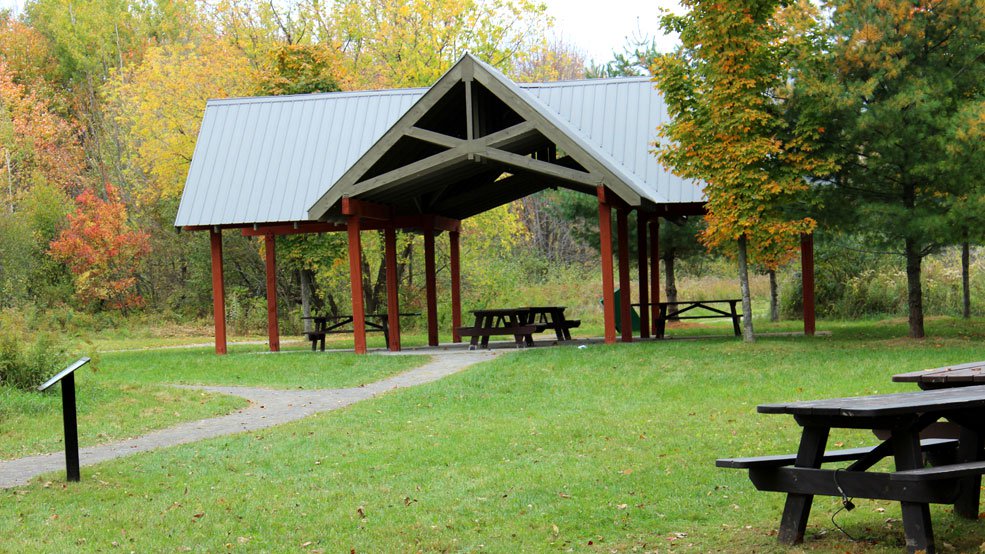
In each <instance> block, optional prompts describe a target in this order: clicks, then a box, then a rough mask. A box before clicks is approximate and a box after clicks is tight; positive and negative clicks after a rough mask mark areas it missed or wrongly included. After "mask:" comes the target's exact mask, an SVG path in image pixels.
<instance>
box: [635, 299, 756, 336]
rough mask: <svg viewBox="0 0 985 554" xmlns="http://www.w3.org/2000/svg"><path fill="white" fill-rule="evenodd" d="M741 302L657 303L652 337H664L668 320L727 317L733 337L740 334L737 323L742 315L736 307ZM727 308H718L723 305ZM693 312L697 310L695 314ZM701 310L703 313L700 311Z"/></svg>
mask: <svg viewBox="0 0 985 554" xmlns="http://www.w3.org/2000/svg"><path fill="white" fill-rule="evenodd" d="M740 302H742V299H741V298H728V299H724V300H682V301H680V302H658V303H657V304H658V305H659V306H660V315H659V316H658V317H657V320H656V321H655V322H654V323H655V324H656V329H654V335H655V336H656V337H657V338H658V339H660V338H663V337H664V331H665V329H666V328H667V320H669V319H713V318H723V317H727V318H729V319H731V320H732V330H733V331H735V336H737V337H738V336H739V335H741V334H742V330H741V329H740V328H739V323H740V322H741V321H742V314H740V313H738V311H737V310H736V305H737V304H739V303H740ZM726 304H727V305H728V306H727V307H720V306H724V305H726ZM694 310H699V311H697V312H695V311H694ZM701 310H703V311H701Z"/></svg>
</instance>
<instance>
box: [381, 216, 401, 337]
mask: <svg viewBox="0 0 985 554" xmlns="http://www.w3.org/2000/svg"><path fill="white" fill-rule="evenodd" d="M383 248H384V258H385V261H386V313H387V325H388V326H389V329H388V331H389V333H390V351H391V352H399V351H400V298H399V295H398V294H397V293H398V290H397V230H396V229H394V228H393V227H387V228H386V229H384V230H383Z"/></svg>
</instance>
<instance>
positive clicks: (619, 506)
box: [616, 504, 628, 510]
mask: <svg viewBox="0 0 985 554" xmlns="http://www.w3.org/2000/svg"><path fill="white" fill-rule="evenodd" d="M627 507H628V505H627V504H620V505H618V506H616V508H618V509H620V510H625V509H626V508H627Z"/></svg>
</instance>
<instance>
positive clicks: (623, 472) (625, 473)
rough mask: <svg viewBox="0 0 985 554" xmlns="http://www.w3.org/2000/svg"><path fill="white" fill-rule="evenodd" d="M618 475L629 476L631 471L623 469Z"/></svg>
mask: <svg viewBox="0 0 985 554" xmlns="http://www.w3.org/2000/svg"><path fill="white" fill-rule="evenodd" d="M620 473H622V474H623V475H629V474H631V473H633V470H632V469H624V470H622V471H621V472H620Z"/></svg>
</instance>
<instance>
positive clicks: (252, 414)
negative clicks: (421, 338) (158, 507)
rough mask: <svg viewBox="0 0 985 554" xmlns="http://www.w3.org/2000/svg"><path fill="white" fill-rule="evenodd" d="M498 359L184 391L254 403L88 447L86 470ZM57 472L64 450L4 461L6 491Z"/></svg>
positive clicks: (82, 454) (1, 472)
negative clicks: (350, 382) (337, 380)
mask: <svg viewBox="0 0 985 554" xmlns="http://www.w3.org/2000/svg"><path fill="white" fill-rule="evenodd" d="M495 356H496V351H489V350H486V351H474V352H468V351H465V352H438V353H433V354H432V357H431V361H430V362H428V363H427V364H425V365H423V366H421V367H418V368H416V369H412V370H410V371H406V372H404V373H401V374H398V375H394V376H393V377H389V378H387V379H383V380H382V381H376V382H375V383H369V384H367V385H363V386H360V387H353V388H348V389H319V390H273V389H262V388H252V387H212V386H189V387H184V388H192V389H196V390H205V391H209V392H217V393H222V394H232V395H236V396H241V397H243V398H246V399H247V400H249V401H250V405H249V406H248V407H246V408H244V409H242V410H239V411H237V412H234V413H231V414H228V415H224V416H219V417H213V418H210V419H203V420H200V421H190V422H187V423H182V424H181V425H176V426H174V427H170V428H168V429H162V430H160V431H154V432H151V433H149V434H147V435H144V436H141V437H137V438H133V439H128V440H124V441H121V442H115V443H111V444H104V445H100V446H90V447H88V448H82V449H80V451H79V460H80V462H81V464H82V466H89V465H93V464H97V463H99V462H104V461H106V460H112V459H114V458H119V457H122V456H129V455H130V454H135V453H137V452H146V451H148V450H154V449H156V448H164V447H168V446H174V445H178V444H186V443H190V442H196V441H200V440H204V439H210V438H213V437H219V436H222V435H232V434H235V433H242V432H244V431H254V430H257V429H263V428H266V427H272V426H274V425H279V424H281V423H287V422H289V421H295V420H298V419H302V418H305V417H308V416H310V415H314V414H317V413H320V412H326V411H329V410H337V409H339V408H343V407H345V406H348V405H350V404H354V403H356V402H359V401H360V400H366V399H368V398H372V397H374V396H377V395H379V394H382V393H384V392H387V391H390V390H394V389H401V388H407V387H413V386H415V385H422V384H424V383H430V382H432V381H437V380H438V379H441V378H442V377H446V376H448V375H451V374H453V373H457V372H459V371H461V370H463V369H465V368H466V367H468V366H470V365H472V364H476V363H479V362H484V361H486V360H491V359H492V358H493V357H495ZM54 471H61V472H62V473H63V474H64V471H65V453H64V452H63V451H62V452H55V453H51V454H43V455H40V456H30V457H28V458H20V459H17V460H11V461H7V462H0V488H10V487H16V486H20V485H25V484H27V483H28V482H29V481H30V480H31V479H33V478H34V477H36V476H38V475H41V474H43V473H50V472H54Z"/></svg>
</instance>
